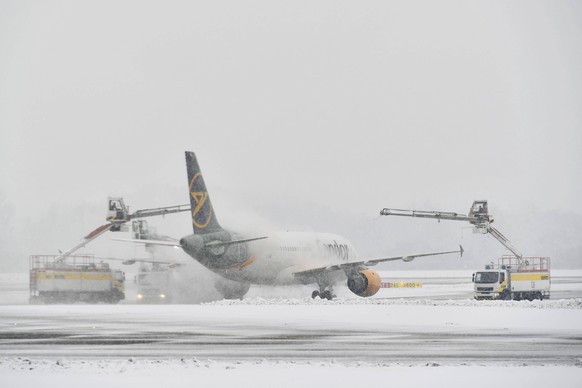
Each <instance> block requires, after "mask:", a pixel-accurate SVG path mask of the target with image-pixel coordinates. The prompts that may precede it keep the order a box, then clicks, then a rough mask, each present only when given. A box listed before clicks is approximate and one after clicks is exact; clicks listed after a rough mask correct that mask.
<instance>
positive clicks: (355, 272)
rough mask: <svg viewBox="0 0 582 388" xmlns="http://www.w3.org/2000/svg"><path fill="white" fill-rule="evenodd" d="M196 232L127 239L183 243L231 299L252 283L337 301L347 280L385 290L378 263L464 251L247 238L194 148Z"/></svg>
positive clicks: (336, 239) (316, 237) (365, 292)
mask: <svg viewBox="0 0 582 388" xmlns="http://www.w3.org/2000/svg"><path fill="white" fill-rule="evenodd" d="M186 169H187V175H188V188H189V195H190V206H191V220H192V228H193V233H192V234H190V235H187V236H185V237H183V238H181V239H180V240H179V241H158V240H125V241H133V242H138V243H144V244H157V245H166V246H174V247H181V248H182V249H183V250H184V252H186V253H187V254H188V255H190V256H191V257H192V258H194V259H195V260H197V261H198V262H199V263H200V264H202V265H203V266H204V267H206V268H207V269H209V270H211V271H212V272H214V273H216V274H218V275H220V277H222V278H223V279H227V281H220V282H218V283H217V285H216V287H217V289H218V290H219V291H220V292H222V294H223V295H224V296H225V298H227V299H242V298H243V297H244V295H245V294H246V293H247V291H248V290H249V288H250V285H251V284H258V285H293V284H300V285H309V284H316V285H317V287H318V288H317V289H316V290H314V291H313V293H312V295H311V297H312V298H313V299H315V298H317V297H319V298H321V299H328V300H331V299H332V298H333V297H335V295H334V294H333V287H334V286H335V285H336V284H338V282H340V281H346V280H347V286H348V288H349V290H350V291H351V292H353V293H354V294H356V295H358V296H361V297H370V296H372V295H374V294H376V293H377V292H378V290H379V289H380V283H381V279H380V275H379V274H378V273H377V272H376V271H374V270H372V269H370V268H369V267H371V266H374V265H376V264H378V263H383V262H388V261H395V260H402V261H405V262H409V261H412V260H413V259H415V258H418V257H425V256H436V255H445V254H451V253H460V254H461V256H462V255H463V247H462V246H459V248H460V249H459V250H455V251H446V252H433V253H422V254H415V255H407V256H396V257H386V258H378V259H359V258H358V256H357V254H356V250H355V249H354V247H353V245H352V243H351V242H350V241H348V240H347V239H346V238H344V237H342V236H339V235H336V234H331V233H306V232H269V233H266V234H265V235H264V236H247V235H244V234H238V233H236V232H233V231H230V230H227V229H224V228H222V226H221V225H220V223H219V222H218V219H217V217H216V213H215V212H214V209H213V207H212V203H211V200H210V196H209V194H208V190H207V188H206V184H205V182H204V178H203V176H202V172H201V170H200V166H199V164H198V161H197V159H196V155H195V154H194V153H193V152H190V151H186Z"/></svg>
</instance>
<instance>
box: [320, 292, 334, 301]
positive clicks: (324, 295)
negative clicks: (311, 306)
mask: <svg viewBox="0 0 582 388" xmlns="http://www.w3.org/2000/svg"><path fill="white" fill-rule="evenodd" d="M321 298H322V299H327V300H332V299H333V295H332V294H331V291H330V290H325V291H323V292H322V293H321Z"/></svg>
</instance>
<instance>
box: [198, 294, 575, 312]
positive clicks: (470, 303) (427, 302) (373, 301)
mask: <svg viewBox="0 0 582 388" xmlns="http://www.w3.org/2000/svg"><path fill="white" fill-rule="evenodd" d="M204 305H210V306H235V305H240V306H244V305H253V306H264V305H327V306H333V305H387V306H394V305H396V306H454V307H502V308H535V309H582V298H576V299H559V300H534V301H531V302H530V301H500V300H481V301H478V300H474V299H462V300H452V299H451V300H432V299H379V298H359V299H334V300H331V301H330V300H326V299H319V298H318V299H311V298H303V299H286V298H260V297H256V298H245V299H243V300H226V299H225V300H220V301H215V302H208V303H204Z"/></svg>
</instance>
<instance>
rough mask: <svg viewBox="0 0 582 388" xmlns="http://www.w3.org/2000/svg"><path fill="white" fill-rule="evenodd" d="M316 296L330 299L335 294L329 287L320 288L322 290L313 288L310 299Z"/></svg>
mask: <svg viewBox="0 0 582 388" xmlns="http://www.w3.org/2000/svg"><path fill="white" fill-rule="evenodd" d="M317 297H319V298H321V299H327V300H332V299H333V298H335V295H334V294H333V292H332V291H331V289H328V290H322V291H319V290H315V291H313V292H312V293H311V299H315V298H317Z"/></svg>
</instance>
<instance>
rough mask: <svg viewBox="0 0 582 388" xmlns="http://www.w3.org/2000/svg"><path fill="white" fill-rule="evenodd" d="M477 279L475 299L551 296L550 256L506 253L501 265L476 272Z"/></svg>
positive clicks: (474, 276) (501, 259) (475, 278)
mask: <svg viewBox="0 0 582 388" xmlns="http://www.w3.org/2000/svg"><path fill="white" fill-rule="evenodd" d="M473 283H475V286H474V290H475V299H503V300H523V299H527V300H534V299H549V298H550V285H551V279H550V259H549V258H548V257H522V258H518V257H515V256H503V257H502V258H500V259H499V261H498V264H497V266H494V265H493V264H491V265H487V266H486V267H485V270H484V271H479V272H476V273H474V274H473Z"/></svg>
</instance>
